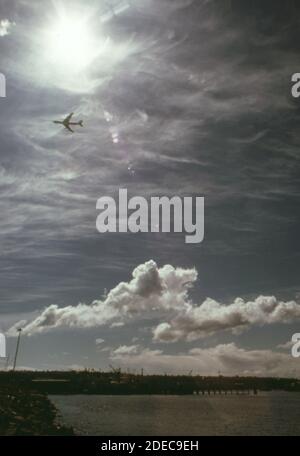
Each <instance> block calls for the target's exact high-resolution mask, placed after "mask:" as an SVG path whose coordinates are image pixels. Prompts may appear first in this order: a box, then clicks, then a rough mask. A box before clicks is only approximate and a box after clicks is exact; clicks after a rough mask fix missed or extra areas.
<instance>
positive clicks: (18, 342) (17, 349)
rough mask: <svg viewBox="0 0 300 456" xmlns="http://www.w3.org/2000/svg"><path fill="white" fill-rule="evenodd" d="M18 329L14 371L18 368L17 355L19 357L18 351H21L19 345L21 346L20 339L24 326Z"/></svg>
mask: <svg viewBox="0 0 300 456" xmlns="http://www.w3.org/2000/svg"><path fill="white" fill-rule="evenodd" d="M17 331H18V333H19V335H18V341H17V347H16V353H15V360H14V367H13V371H14V370H15V369H16V364H17V357H18V352H19V346H20V339H21V332H22V328H19V329H18V330H17Z"/></svg>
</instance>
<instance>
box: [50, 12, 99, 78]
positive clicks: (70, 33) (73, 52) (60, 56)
mask: <svg viewBox="0 0 300 456" xmlns="http://www.w3.org/2000/svg"><path fill="white" fill-rule="evenodd" d="M99 47H100V46H99V43H97V40H96V38H95V36H93V31H92V29H91V25H90V23H89V22H88V21H87V19H86V18H84V17H80V16H73V17H70V16H69V15H68V16H67V15H61V16H60V17H59V18H57V20H56V21H55V23H54V24H53V25H51V26H50V27H49V29H47V30H46V32H45V52H46V56H47V60H48V61H49V62H50V63H51V64H52V65H53V66H55V67H56V69H57V70H58V71H59V70H62V69H63V70H65V71H66V72H67V73H73V74H74V73H77V72H80V71H81V70H83V69H85V68H86V67H88V66H89V65H90V64H91V63H92V61H93V60H94V59H95V57H96V56H97V53H98V51H99Z"/></svg>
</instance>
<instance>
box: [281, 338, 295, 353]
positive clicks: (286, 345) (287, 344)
mask: <svg viewBox="0 0 300 456" xmlns="http://www.w3.org/2000/svg"><path fill="white" fill-rule="evenodd" d="M294 345H295V342H293V341H292V340H288V341H287V342H285V343H284V344H279V345H277V348H278V349H280V350H289V351H291V349H292V347H293V346H294Z"/></svg>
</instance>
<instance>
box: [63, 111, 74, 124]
mask: <svg viewBox="0 0 300 456" xmlns="http://www.w3.org/2000/svg"><path fill="white" fill-rule="evenodd" d="M73 115H74V112H71V114H70V115H69V116H68V117H66V118H65V120H64V121H63V123H64V124H68V123H69V122H70V120H71V119H72V117H73Z"/></svg>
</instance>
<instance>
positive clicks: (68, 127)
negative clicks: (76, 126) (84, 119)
mask: <svg viewBox="0 0 300 456" xmlns="http://www.w3.org/2000/svg"><path fill="white" fill-rule="evenodd" d="M65 127H66V128H67V129H68V130H69V131H70V132H71V133H74V131H73V130H72V128H71V127H70V125H68V124H66V125H65Z"/></svg>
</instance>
